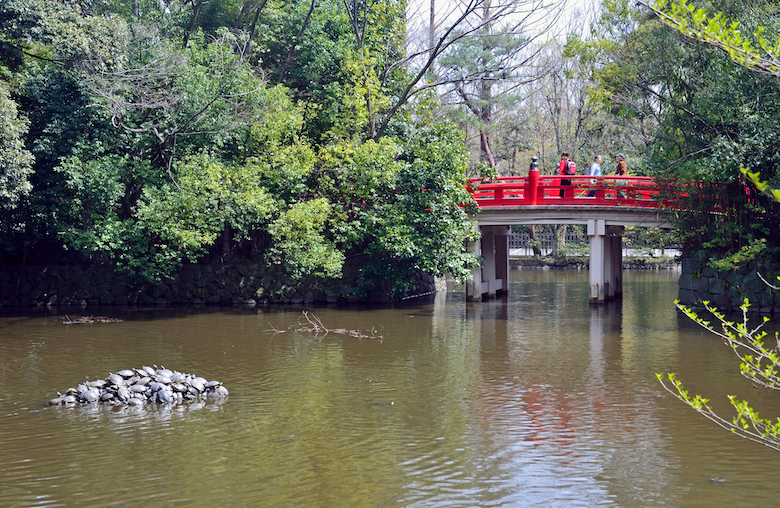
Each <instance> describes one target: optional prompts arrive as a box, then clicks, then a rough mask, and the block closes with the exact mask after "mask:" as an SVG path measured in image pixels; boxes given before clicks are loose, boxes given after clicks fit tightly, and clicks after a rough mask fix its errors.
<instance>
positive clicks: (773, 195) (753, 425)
mask: <svg viewBox="0 0 780 508" xmlns="http://www.w3.org/2000/svg"><path fill="white" fill-rule="evenodd" d="M642 4H643V5H645V6H646V7H648V8H650V9H651V10H652V11H653V12H654V13H655V14H657V15H658V16H659V18H660V19H661V20H662V21H663V22H664V23H665V24H666V25H667V26H670V27H672V28H674V29H675V30H677V31H679V32H680V33H681V34H683V35H685V36H686V37H689V38H691V39H694V40H697V41H700V42H703V43H705V44H707V45H710V46H713V47H716V48H718V49H720V50H722V51H724V52H725V53H726V54H728V56H729V57H730V58H731V59H732V60H733V61H734V62H736V63H737V64H739V65H741V66H742V67H744V68H747V69H749V70H751V71H753V72H758V73H762V74H768V75H770V76H772V77H774V78H777V77H780V72H778V66H777V55H778V52H779V51H780V42H778V43H777V45H775V46H772V45H770V44H769V43H768V42H767V40H766V39H765V38H764V37H763V35H762V34H763V33H764V31H765V28H764V27H762V26H758V27H757V28H756V32H755V38H756V40H757V41H758V45H759V48H760V51H759V50H757V49H756V48H754V47H753V46H752V45H751V42H750V41H749V40H747V39H745V38H744V36H743V35H742V34H741V33H740V31H739V30H738V26H739V24H738V23H736V22H729V21H727V20H726V19H725V17H724V16H723V15H722V13H718V14H716V15H715V16H712V17H710V16H708V15H707V13H706V11H704V10H702V9H695V8H694V7H693V6H692V5H690V4H688V3H687V1H686V0H677V1H676V2H671V3H669V4H667V3H666V2H664V1H661V2H658V3H656V4H655V5H649V4H648V3H645V2H642ZM666 7H668V8H669V10H668V11H667V10H665V8H666ZM761 52H763V53H765V55H766V56H765V55H762V54H761ZM741 173H742V174H744V175H746V176H748V178H749V179H750V180H751V181H752V182H753V183H754V184H755V185H756V186H757V188H758V190H759V191H760V192H762V193H764V194H765V195H766V196H768V197H769V198H770V199H771V200H774V201H775V202H777V201H780V191H778V190H777V189H772V188H771V187H770V184H769V183H767V182H764V181H761V179H760V175H759V173H758V172H751V171H750V170H748V169H746V168H744V167H743V168H741ZM763 243H765V242H756V243H754V244H753V245H751V246H750V247H749V248H745V247H743V248H742V249H741V251H740V253H737V254H735V255H733V256H731V257H730V258H731V259H730V260H728V259H727V260H723V261H719V263H720V264H726V266H728V265H729V263H728V262H729V261H734V260H736V256H737V255H738V254H747V256H748V257H753V255H752V254H749V251H750V250H751V249H753V248H754V247H755V246H760V245H763ZM756 250H758V251H759V252H760V251H762V250H763V248H759V249H756ZM765 282H766V281H765ZM767 285H768V286H770V287H771V288H772V289H775V290H776V289H780V288H777V287H774V286H771V285H770V284H768V283H767ZM702 303H703V305H704V306H705V308H706V309H707V310H708V311H709V312H710V313H711V314H712V315H713V316H714V317H715V318H716V320H717V322H718V323H719V324H720V327H721V329H720V331H719V330H717V329H716V328H715V327H714V326H713V325H711V323H710V322H709V321H705V320H703V319H702V318H700V317H699V316H698V314H697V313H696V312H694V311H693V310H692V309H690V308H688V307H686V306H683V305H680V303H679V302H676V305H677V307H678V308H679V309H680V310H681V311H682V312H683V313H684V314H685V315H686V316H688V317H689V318H690V319H692V320H693V321H695V322H696V323H698V324H700V325H701V326H703V327H704V328H706V329H707V330H709V331H710V332H712V333H714V334H715V335H717V336H719V337H721V339H723V340H724V342H725V343H726V344H728V345H729V346H730V347H731V349H732V350H733V351H734V353H735V354H736V355H737V357H738V358H739V359H740V373H741V374H742V375H743V376H745V377H746V378H748V379H750V380H751V382H752V383H753V384H754V386H755V385H760V386H763V387H766V388H770V389H773V390H778V389H780V379H778V372H780V370H778V368H780V354H778V353H780V334H777V333H775V336H774V345H773V346H767V345H765V342H764V339H765V338H766V337H767V333H766V332H765V331H763V330H761V328H762V327H763V325H764V324H766V323H767V322H768V321H769V318H767V317H764V318H763V320H762V322H761V324H759V325H758V326H756V327H755V328H750V325H749V324H748V318H747V312H748V308H749V306H750V302H749V301H748V300H747V299H745V300H744V303H743V305H742V306H741V311H742V316H743V319H742V322H741V323H736V322H732V321H728V320H727V319H726V318H725V316H724V315H723V314H721V313H719V312H718V311H717V309H715V308H714V307H712V306H710V305H709V302H702ZM743 351H744V353H743ZM656 376H657V377H658V380H659V381H660V382H661V384H662V385H663V387H664V388H665V389H666V390H667V391H669V392H670V393H671V394H672V395H674V396H675V397H677V398H678V399H680V400H681V401H683V402H684V403H686V404H687V405H689V406H690V407H692V408H693V409H694V410H696V411H697V412H699V413H700V414H702V415H703V416H705V417H706V418H708V419H710V420H712V421H713V422H715V423H716V424H718V425H720V426H721V427H723V428H724V429H727V430H730V431H731V432H733V433H735V434H737V435H739V436H740V437H743V438H745V439H748V440H750V441H753V442H756V443H759V444H762V445H765V446H768V447H770V448H772V449H774V450H777V451H780V419H777V420H775V421H772V420H769V419H766V418H762V417H760V416H759V413H758V412H757V411H755V410H754V409H753V408H752V407H751V406H750V404H749V403H748V402H747V401H745V400H738V399H737V398H736V397H735V396H733V395H729V396H728V399H729V402H730V403H731V405H732V406H733V407H734V409H735V411H736V416H735V417H734V418H733V419H731V420H727V419H725V418H723V417H721V416H720V415H718V414H717V413H716V412H715V411H714V410H713V409H712V408H711V407H710V406H709V400H708V399H705V398H703V397H701V396H700V395H695V396H691V395H689V394H688V392H687V391H686V390H685V389H684V387H683V385H682V383H681V381H679V380H678V379H677V378H676V376H675V375H674V374H673V373H671V374H667V375H666V376H665V377H664V376H663V375H662V374H656ZM667 382H668V384H667Z"/></svg>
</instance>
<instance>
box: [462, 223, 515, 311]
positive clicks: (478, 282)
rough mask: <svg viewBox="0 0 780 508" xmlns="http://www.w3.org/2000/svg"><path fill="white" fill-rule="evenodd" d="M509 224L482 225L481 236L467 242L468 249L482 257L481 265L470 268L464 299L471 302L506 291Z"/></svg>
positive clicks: (510, 229) (510, 230)
mask: <svg viewBox="0 0 780 508" xmlns="http://www.w3.org/2000/svg"><path fill="white" fill-rule="evenodd" d="M511 232H512V228H510V227H509V226H482V227H480V233H481V234H482V238H481V239H480V240H478V241H476V242H471V243H470V244H469V250H470V251H471V252H473V253H474V254H475V255H477V256H482V257H483V260H484V261H483V263H482V266H481V267H477V268H472V270H471V280H470V281H469V282H468V283H467V284H466V299H467V300H468V301H472V302H478V301H481V300H482V296H483V295H484V296H488V297H494V296H496V293H501V292H505V291H506V284H507V280H508V278H509V235H510V234H511Z"/></svg>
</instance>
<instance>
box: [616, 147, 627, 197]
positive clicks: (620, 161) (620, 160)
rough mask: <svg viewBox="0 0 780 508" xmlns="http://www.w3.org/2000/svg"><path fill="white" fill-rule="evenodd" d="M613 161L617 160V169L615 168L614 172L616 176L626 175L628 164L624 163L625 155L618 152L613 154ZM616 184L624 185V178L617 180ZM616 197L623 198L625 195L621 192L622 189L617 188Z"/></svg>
mask: <svg viewBox="0 0 780 508" xmlns="http://www.w3.org/2000/svg"><path fill="white" fill-rule="evenodd" d="M615 162H617V169H615V174H616V175H617V176H628V165H627V164H626V156H625V155H623V154H622V153H619V154H617V155H616V156H615ZM617 184H618V185H626V181H625V180H617ZM617 197H619V198H625V197H626V195H625V193H624V192H623V190H622V189H618V191H617Z"/></svg>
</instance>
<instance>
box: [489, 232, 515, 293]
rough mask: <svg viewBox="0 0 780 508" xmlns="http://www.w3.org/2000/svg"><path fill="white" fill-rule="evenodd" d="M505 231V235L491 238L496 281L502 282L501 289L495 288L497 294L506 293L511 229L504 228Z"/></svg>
mask: <svg viewBox="0 0 780 508" xmlns="http://www.w3.org/2000/svg"><path fill="white" fill-rule="evenodd" d="M505 230H506V231H504V233H505V234H499V235H495V236H494V237H493V247H494V248H495V251H496V255H495V266H496V280H497V281H499V280H500V281H501V282H502V284H501V287H496V292H497V293H506V291H507V286H508V283H509V235H510V234H512V228H505Z"/></svg>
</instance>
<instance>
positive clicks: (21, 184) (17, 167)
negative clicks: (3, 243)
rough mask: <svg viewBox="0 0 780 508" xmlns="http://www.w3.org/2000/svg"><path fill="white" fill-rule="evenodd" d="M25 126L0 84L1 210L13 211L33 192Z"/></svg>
mask: <svg viewBox="0 0 780 508" xmlns="http://www.w3.org/2000/svg"><path fill="white" fill-rule="evenodd" d="M28 126H29V122H28V121H27V119H26V118H25V117H24V116H22V115H20V114H19V110H18V107H17V104H16V103H15V102H14V101H13V100H12V99H11V97H10V95H9V93H8V88H7V86H6V84H5V83H4V82H2V81H0V140H2V142H1V143H0V208H6V209H12V208H16V206H17V204H18V203H19V199H20V198H21V197H22V196H24V195H26V194H28V193H29V192H30V190H32V185H30V180H29V177H30V174H31V173H32V163H33V156H32V154H31V153H30V152H29V150H27V149H25V147H24V136H25V134H26V133H27V129H28Z"/></svg>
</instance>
